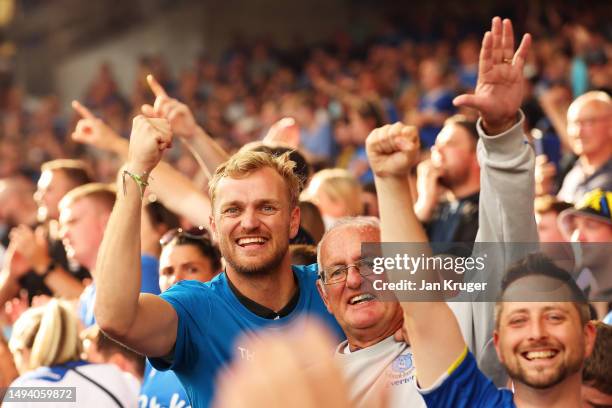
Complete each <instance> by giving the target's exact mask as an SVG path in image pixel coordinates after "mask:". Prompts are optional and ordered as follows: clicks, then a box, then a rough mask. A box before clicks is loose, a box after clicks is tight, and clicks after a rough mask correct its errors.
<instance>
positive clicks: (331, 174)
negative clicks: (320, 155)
mask: <svg viewBox="0 0 612 408" xmlns="http://www.w3.org/2000/svg"><path fill="white" fill-rule="evenodd" d="M300 199H301V200H305V201H311V202H313V203H314V204H315V205H316V206H317V207H318V208H319V210H320V211H321V216H322V217H323V222H324V223H325V229H326V230H328V229H329V228H330V227H331V226H332V225H333V224H334V223H335V222H336V221H337V220H338V219H340V218H342V217H354V216H357V215H361V214H362V211H363V205H362V202H361V185H360V184H359V182H358V181H357V179H356V178H355V176H353V175H352V174H351V173H350V172H349V171H348V170H345V169H339V168H334V169H324V170H321V171H318V172H317V173H315V175H314V176H312V179H311V180H310V183H309V184H308V187H307V188H306V190H304V192H303V193H302V195H301V197H300Z"/></svg>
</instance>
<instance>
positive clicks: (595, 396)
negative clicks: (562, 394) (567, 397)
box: [582, 384, 612, 408]
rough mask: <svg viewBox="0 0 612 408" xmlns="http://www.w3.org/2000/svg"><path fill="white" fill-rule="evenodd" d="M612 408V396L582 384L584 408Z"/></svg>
mask: <svg viewBox="0 0 612 408" xmlns="http://www.w3.org/2000/svg"><path fill="white" fill-rule="evenodd" d="M604 407H612V395H610V394H604V393H603V392H601V391H599V390H598V389H596V388H593V387H590V386H588V385H586V384H582V408H604Z"/></svg>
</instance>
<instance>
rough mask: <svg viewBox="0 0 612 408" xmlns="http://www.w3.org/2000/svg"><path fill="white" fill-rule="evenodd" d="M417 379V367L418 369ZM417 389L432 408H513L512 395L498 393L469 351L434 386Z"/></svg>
mask: <svg viewBox="0 0 612 408" xmlns="http://www.w3.org/2000/svg"><path fill="white" fill-rule="evenodd" d="M417 377H418V367H417ZM417 389H418V390H419V392H420V393H421V395H422V396H423V399H424V400H425V402H426V404H427V406H428V407H429V408H432V407H433V408H485V407H487V408H488V407H499V408H504V407H508V408H510V407H513V406H514V404H513V403H512V394H511V393H510V391H508V390H498V389H497V388H496V387H495V385H494V384H493V383H492V382H491V380H489V379H488V378H487V377H486V376H485V375H484V374H483V373H482V372H481V371H480V370H479V369H478V366H477V365H476V360H475V359H474V356H473V355H472V353H470V352H469V351H468V349H467V347H466V348H465V350H464V351H463V353H462V354H461V356H460V357H459V358H458V359H457V361H456V362H455V363H454V364H453V365H452V366H451V367H450V368H449V369H448V370H447V372H446V373H445V374H444V375H442V376H441V377H440V378H439V379H438V381H436V382H435V384H434V385H433V386H431V387H430V388H427V389H422V388H420V387H419V386H418V384H417Z"/></svg>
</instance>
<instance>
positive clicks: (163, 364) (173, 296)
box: [149, 281, 211, 371]
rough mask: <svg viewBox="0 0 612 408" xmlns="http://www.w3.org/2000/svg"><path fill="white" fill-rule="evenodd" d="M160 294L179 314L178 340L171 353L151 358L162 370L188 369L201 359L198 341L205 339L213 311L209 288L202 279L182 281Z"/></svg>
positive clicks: (156, 366) (152, 363) (155, 365)
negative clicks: (202, 282) (199, 280)
mask: <svg viewBox="0 0 612 408" xmlns="http://www.w3.org/2000/svg"><path fill="white" fill-rule="evenodd" d="M160 297H161V298H162V299H164V300H165V301H167V302H168V303H170V305H171V306H172V307H173V308H174V310H175V311H176V314H177V316H178V325H177V329H176V343H175V344H174V349H173V351H172V353H171V354H170V355H168V356H164V357H154V358H149V361H150V363H151V365H152V366H153V367H155V368H156V369H157V370H159V371H166V370H173V371H181V370H187V369H189V368H190V367H191V365H192V364H194V363H195V362H196V361H197V360H198V357H199V355H198V347H197V343H202V342H203V341H205V336H206V335H207V326H208V322H209V320H210V314H211V310H210V299H209V296H208V290H207V289H206V288H205V287H203V285H201V284H200V283H199V282H194V281H183V282H179V283H177V284H176V285H174V286H172V287H171V288H170V289H168V290H167V291H165V292H164V293H162V294H161V295H160Z"/></svg>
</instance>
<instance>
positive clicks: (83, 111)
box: [72, 101, 96, 119]
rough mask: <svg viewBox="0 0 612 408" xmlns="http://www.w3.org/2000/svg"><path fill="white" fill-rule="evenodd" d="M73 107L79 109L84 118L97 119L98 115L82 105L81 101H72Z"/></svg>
mask: <svg viewBox="0 0 612 408" xmlns="http://www.w3.org/2000/svg"><path fill="white" fill-rule="evenodd" d="M72 108H73V109H74V110H75V111H77V113H78V114H79V115H81V117H82V118H83V119H96V115H94V114H93V113H91V111H90V110H89V109H87V108H86V107H85V106H83V105H81V103H80V102H79V101H72Z"/></svg>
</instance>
